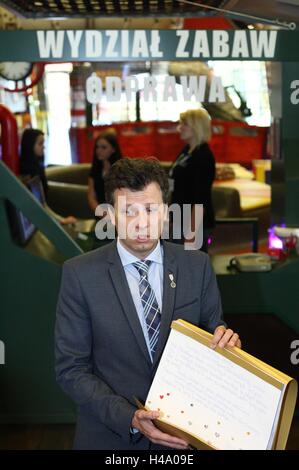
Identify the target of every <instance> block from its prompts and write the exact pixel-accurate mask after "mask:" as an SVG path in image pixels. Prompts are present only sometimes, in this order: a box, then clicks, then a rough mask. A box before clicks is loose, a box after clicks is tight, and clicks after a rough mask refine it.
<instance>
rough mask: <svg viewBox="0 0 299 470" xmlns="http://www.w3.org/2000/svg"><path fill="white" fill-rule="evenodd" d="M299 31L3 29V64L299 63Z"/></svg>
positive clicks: (0, 34) (0, 43)
mask: <svg viewBox="0 0 299 470" xmlns="http://www.w3.org/2000/svg"><path fill="white" fill-rule="evenodd" d="M298 44H299V32H298V31H275V30H274V31H271V30H261V31H258V30H230V31H226V30H209V31H206V30H196V31H195V30H60V31H53V30H47V31H45V30H42V31H20V30H16V31H0V61H30V62H39V61H42V62H60V61H64V62H65V61H67V62H69V61H70V62H72V61H111V62H117V61H140V60H162V61H163V60H166V61H168V60H209V59H211V60H212V59H213V60H279V61H297V60H299V48H298Z"/></svg>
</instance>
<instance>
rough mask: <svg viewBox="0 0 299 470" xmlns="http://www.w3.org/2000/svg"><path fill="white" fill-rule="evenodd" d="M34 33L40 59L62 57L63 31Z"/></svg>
mask: <svg viewBox="0 0 299 470" xmlns="http://www.w3.org/2000/svg"><path fill="white" fill-rule="evenodd" d="M36 34H37V42H38V49H39V56H40V58H41V59H49V58H50V57H53V58H55V59H61V58H62V54H63V46H64V31H37V33H36Z"/></svg>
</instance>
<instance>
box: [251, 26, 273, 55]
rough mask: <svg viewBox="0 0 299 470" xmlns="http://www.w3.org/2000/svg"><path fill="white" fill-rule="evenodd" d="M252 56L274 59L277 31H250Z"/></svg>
mask: <svg viewBox="0 0 299 470" xmlns="http://www.w3.org/2000/svg"><path fill="white" fill-rule="evenodd" d="M249 34H250V42H251V56H252V57H253V58H259V57H262V56H263V54H264V56H265V57H266V58H269V59H270V58H271V57H274V54H275V47H276V39H277V31H256V30H253V31H250V32H249Z"/></svg>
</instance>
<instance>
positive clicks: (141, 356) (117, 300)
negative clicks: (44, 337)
mask: <svg viewBox="0 0 299 470" xmlns="http://www.w3.org/2000/svg"><path fill="white" fill-rule="evenodd" d="M163 246H164V285H163V305H162V312H161V313H162V319H161V327H160V335H159V341H158V345H157V350H156V355H155V359H154V363H153V364H152V363H151V361H150V358H149V354H148V350H147V347H146V343H145V340H144V335H143V332H142V328H141V325H140V322H139V319H138V316H137V312H136V310H135V306H134V302H133V299H132V296H131V293H130V289H129V286H128V283H127V279H126V275H125V272H124V269H123V266H122V264H121V261H120V258H119V255H118V252H117V248H116V242H112V243H111V244H109V245H106V246H105V247H103V248H100V249H98V250H96V251H93V252H90V253H88V254H84V255H82V256H79V257H76V258H73V259H71V260H69V261H67V262H66V263H65V264H64V267H63V275H62V283H61V290H60V295H59V301H58V306H57V322H56V332H55V334H56V375H57V381H58V383H59V384H60V385H61V387H62V389H63V390H64V391H65V392H66V393H67V394H68V395H69V396H70V397H71V398H72V399H73V400H74V402H75V403H76V404H77V406H78V421H77V427H76V436H75V443H74V448H76V449H113V450H114V449H120V450H121V449H130V450H133V449H136V450H137V449H150V448H151V449H153V448H156V449H157V448H158V447H157V446H153V445H152V444H151V443H150V442H149V441H148V440H147V439H146V438H145V437H144V436H142V435H140V434H139V435H137V436H134V437H132V435H131V433H130V427H131V422H132V418H133V415H134V412H135V411H136V406H135V404H134V398H133V397H138V398H139V399H140V400H143V401H145V399H146V396H147V393H148V391H149V388H150V385H151V382H152V380H153V376H154V374H155V371H156V368H157V366H158V363H159V360H160V358H161V354H162V352H163V349H164V346H165V343H166V340H167V338H168V335H169V332H170V324H171V322H172V320H175V319H178V318H182V319H185V320H187V321H189V322H191V323H193V324H195V325H201V326H202V327H203V328H205V329H207V330H209V331H211V332H213V331H214V330H215V328H216V327H217V326H218V325H220V324H224V322H223V320H222V310H221V301H220V295H219V291H218V288H217V284H216V278H215V274H214V272H213V270H212V268H211V264H210V261H209V257H208V256H207V255H206V254H205V253H202V252H200V251H185V250H184V248H183V247H182V246H180V245H175V244H171V243H168V242H163ZM170 273H171V274H173V277H174V280H175V282H176V288H172V287H171V286H170V279H169V274H170ZM138 436H139V437H138Z"/></svg>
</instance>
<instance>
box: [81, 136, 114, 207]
mask: <svg viewBox="0 0 299 470" xmlns="http://www.w3.org/2000/svg"><path fill="white" fill-rule="evenodd" d="M121 157H122V154H121V150H120V147H119V143H118V141H117V137H116V132H115V131H114V129H107V130H106V131H103V132H102V133H101V134H100V135H99V136H98V137H97V139H96V141H95V145H94V152H93V161H92V167H91V170H90V173H89V178H88V203H89V206H90V207H91V209H92V211H93V212H95V210H96V208H97V206H98V205H99V204H102V203H103V202H105V191H104V178H105V176H106V175H107V173H108V172H109V170H110V168H111V166H112V165H113V163H115V162H116V161H117V160H119V159H120V158H121Z"/></svg>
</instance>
